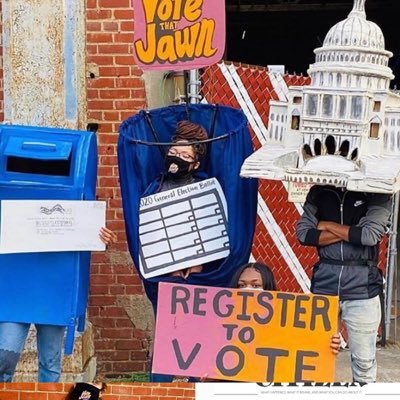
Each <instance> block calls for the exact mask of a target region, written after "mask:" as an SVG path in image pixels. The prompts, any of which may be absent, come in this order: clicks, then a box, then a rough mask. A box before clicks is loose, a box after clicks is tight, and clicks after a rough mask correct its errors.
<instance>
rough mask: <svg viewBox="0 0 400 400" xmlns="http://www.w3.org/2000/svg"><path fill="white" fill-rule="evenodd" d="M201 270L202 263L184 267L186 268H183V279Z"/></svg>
mask: <svg viewBox="0 0 400 400" xmlns="http://www.w3.org/2000/svg"><path fill="white" fill-rule="evenodd" d="M201 271H203V266H202V265H195V266H194V267H190V268H186V269H185V270H184V275H183V277H184V278H185V279H187V278H188V277H189V275H190V274H193V273H199V272H201Z"/></svg>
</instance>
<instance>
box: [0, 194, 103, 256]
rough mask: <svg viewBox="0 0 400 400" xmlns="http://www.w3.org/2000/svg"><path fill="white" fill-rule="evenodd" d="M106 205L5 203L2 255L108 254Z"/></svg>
mask: <svg viewBox="0 0 400 400" xmlns="http://www.w3.org/2000/svg"><path fill="white" fill-rule="evenodd" d="M105 219H106V203H105V202H104V201H78V200H76V201H74V200H2V201H1V233H0V253H2V254H8V253H38V252H54V251H91V250H98V251H101V250H105V244H104V243H103V242H102V241H101V240H100V238H99V232H100V228H101V227H103V226H105Z"/></svg>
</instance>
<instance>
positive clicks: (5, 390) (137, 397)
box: [0, 383, 195, 400]
mask: <svg viewBox="0 0 400 400" xmlns="http://www.w3.org/2000/svg"><path fill="white" fill-rule="evenodd" d="M70 387H71V385H70V384H62V383H0V400H64V398H65V395H66V393H67V392H68V390H69V389H70ZM194 398H195V390H194V384H191V383H171V384H162V385H160V384H149V383H143V384H140V383H133V384H126V383H125V384H112V385H111V384H109V385H108V387H107V389H106V391H105V392H104V394H102V399H103V400H164V399H165V400H181V399H182V400H194Z"/></svg>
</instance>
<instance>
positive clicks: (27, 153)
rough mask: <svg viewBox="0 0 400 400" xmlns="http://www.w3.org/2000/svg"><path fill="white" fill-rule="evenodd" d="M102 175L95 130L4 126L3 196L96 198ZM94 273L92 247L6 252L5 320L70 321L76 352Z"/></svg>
mask: <svg viewBox="0 0 400 400" xmlns="http://www.w3.org/2000/svg"><path fill="white" fill-rule="evenodd" d="M96 176H97V143H96V136H95V134H94V133H92V132H86V131H73V130H66V129H54V128H42V127H27V126H11V125H1V126H0V200H94V199H95V189H96ZM57 209H58V207H57V202H55V205H54V210H53V211H54V212H57ZM50 211H51V210H49V212H50ZM89 273H90V252H79V251H70V252H41V253H21V254H0V293H1V296H0V322H17V323H35V324H45V325H56V326H65V327H67V336H66V341H65V353H66V354H71V353H72V349H73V342H74V331H75V327H76V326H77V329H78V330H79V331H83V330H84V324H85V313H86V305H87V298H88V290H89Z"/></svg>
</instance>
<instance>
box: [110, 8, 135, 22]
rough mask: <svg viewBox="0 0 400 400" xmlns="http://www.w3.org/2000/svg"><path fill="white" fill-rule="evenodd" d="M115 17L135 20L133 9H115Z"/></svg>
mask: <svg viewBox="0 0 400 400" xmlns="http://www.w3.org/2000/svg"><path fill="white" fill-rule="evenodd" d="M114 18H115V19H127V20H129V21H133V18H134V17H133V10H115V11H114Z"/></svg>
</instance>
